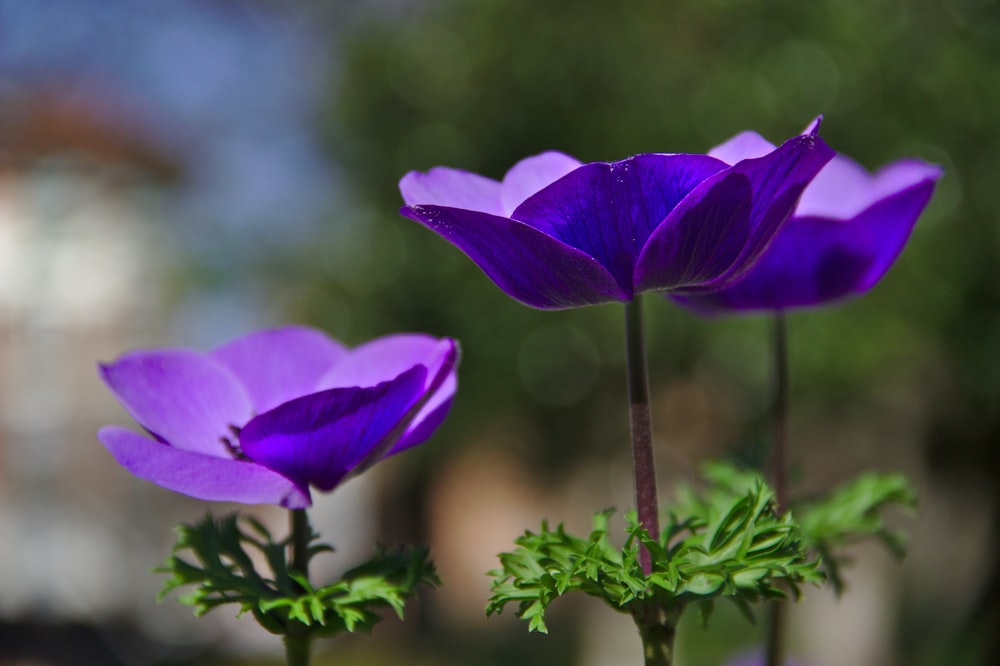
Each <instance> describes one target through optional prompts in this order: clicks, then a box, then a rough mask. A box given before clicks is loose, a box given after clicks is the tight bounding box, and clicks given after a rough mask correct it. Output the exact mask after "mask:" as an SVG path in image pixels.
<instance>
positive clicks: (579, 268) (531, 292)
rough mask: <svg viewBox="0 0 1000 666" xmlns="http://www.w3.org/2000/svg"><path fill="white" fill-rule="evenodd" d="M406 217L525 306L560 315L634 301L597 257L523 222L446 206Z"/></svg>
mask: <svg viewBox="0 0 1000 666" xmlns="http://www.w3.org/2000/svg"><path fill="white" fill-rule="evenodd" d="M400 212H401V213H402V214H403V215H404V216H406V217H408V218H410V219H412V220H416V221H417V222H420V223H421V224H423V225H424V226H426V227H428V228H429V229H431V230H432V231H435V232H437V233H438V234H440V235H441V236H442V237H443V238H444V239H445V240H447V241H448V242H450V243H452V244H453V245H455V246H456V247H458V249H460V250H461V251H462V252H464V253H465V254H466V255H467V256H468V257H469V258H470V259H472V261H474V262H475V263H476V264H477V265H478V266H479V267H480V268H481V269H482V270H483V272H484V273H486V275H487V276H488V277H489V278H490V279H491V280H493V282H495V283H496V284H497V286H498V287H500V288H501V289H503V290H504V291H505V292H506V293H507V294H508V295H509V296H511V297H512V298H515V299H517V300H518V301H521V302H522V303H524V304H525V305H530V306H532V307H536V308H542V309H547V310H555V309H560V308H572V307H579V306H581V305H593V304H596V303H607V302H609V301H627V300H630V299H631V298H632V294H631V292H626V291H625V290H623V289H622V288H621V287H620V286H618V283H617V282H616V281H615V279H614V277H612V275H611V273H609V272H608V271H607V269H605V268H604V267H603V266H602V265H601V264H600V263H598V261H597V260H595V259H594V258H593V257H591V256H589V255H587V254H586V253H584V252H581V251H580V250H577V249H575V248H572V247H570V246H568V245H566V244H565V243H563V242H561V241H559V240H557V239H555V238H552V237H551V236H547V235H546V234H544V233H542V232H540V231H538V230H536V229H533V228H531V227H529V226H527V225H525V224H521V223H520V222H516V221H514V220H511V219H508V218H505V217H498V216H496V215H487V214H485V213H477V212H475V211H467V210H459V209H457V208H444V207H440V206H412V207H406V208H403V209H402V210H401V211H400Z"/></svg>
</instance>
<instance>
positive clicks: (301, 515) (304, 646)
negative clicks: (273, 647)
mask: <svg viewBox="0 0 1000 666" xmlns="http://www.w3.org/2000/svg"><path fill="white" fill-rule="evenodd" d="M289 522H290V524H291V533H292V534H291V536H292V543H291V549H292V557H291V563H290V568H291V570H292V571H293V572H295V573H298V574H300V575H301V576H303V577H304V578H306V579H308V578H309V535H310V532H311V530H310V527H309V516H308V515H307V514H306V510H305V509H292V510H291V511H290V512H289ZM311 642H312V636H310V635H309V628H308V627H306V626H305V625H304V624H302V623H301V622H299V621H298V620H291V621H290V622H289V624H288V633H287V634H285V658H286V661H287V664H288V666H309V651H310V647H311Z"/></svg>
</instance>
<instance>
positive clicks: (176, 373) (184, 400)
mask: <svg viewBox="0 0 1000 666" xmlns="http://www.w3.org/2000/svg"><path fill="white" fill-rule="evenodd" d="M100 373H101V377H102V379H103V380H104V383H105V384H106V385H107V386H108V388H110V389H111V392H112V393H114V395H115V397H116V398H117V399H118V401H119V402H121V403H122V405H124V406H125V409H127V410H128V412H129V414H131V415H132V417H133V418H134V419H135V420H136V421H138V422H139V423H140V424H141V425H142V426H143V427H144V428H146V429H147V430H149V431H150V432H151V433H153V434H154V435H155V436H156V437H158V438H160V439H162V440H164V441H167V442H169V443H170V444H171V445H172V446H175V447H177V448H179V449H185V450H188V451H196V452H198V453H204V454H207V455H211V456H217V457H226V458H228V457H230V455H229V452H228V451H227V449H226V447H225V445H224V444H223V443H222V441H221V438H222V437H225V436H228V435H229V434H230V431H229V427H230V426H231V425H234V426H239V425H240V424H242V423H245V422H246V421H247V420H248V419H249V418H250V416H251V415H252V414H253V408H252V406H251V403H250V398H249V397H248V395H247V393H246V391H245V390H244V388H243V387H242V385H241V384H240V383H239V381H238V380H237V379H236V377H235V376H234V375H233V374H232V373H231V372H230V371H229V370H228V369H227V368H226V367H225V366H223V365H222V364H221V363H219V362H217V361H215V360H214V359H212V358H210V357H208V356H205V355H203V354H199V353H198V352H195V351H191V350H187V349H162V350H151V351H136V352H132V353H129V354H126V355H124V356H122V357H121V358H120V359H118V360H117V361H115V362H114V363H108V364H106V365H101V366H100Z"/></svg>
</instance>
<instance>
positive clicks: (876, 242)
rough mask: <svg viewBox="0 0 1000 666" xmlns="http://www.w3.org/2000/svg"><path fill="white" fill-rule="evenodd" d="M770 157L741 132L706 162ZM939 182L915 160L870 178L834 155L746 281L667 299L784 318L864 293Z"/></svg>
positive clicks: (937, 173) (934, 171) (757, 140)
mask: <svg viewBox="0 0 1000 666" xmlns="http://www.w3.org/2000/svg"><path fill="white" fill-rule="evenodd" d="M772 150H774V146H772V145H771V144H770V143H768V142H767V141H766V140H765V139H764V138H763V137H761V136H760V135H759V134H756V133H755V132H744V133H742V134H739V135H737V136H735V137H733V138H732V139H730V140H729V141H727V142H726V143H724V144H722V145H721V146H718V147H716V148H714V149H713V150H711V151H710V152H709V155H713V156H715V157H718V158H719V159H721V160H723V161H725V162H728V163H739V161H740V160H745V159H747V158H749V157H755V156H758V155H763V154H767V153H769V152H770V151H772ZM941 175H942V171H941V168H940V167H938V166H935V165H933V164H928V163H926V162H921V161H920V160H914V159H905V160H899V161H897V162H893V163H891V164H888V165H886V166H884V167H882V168H881V169H880V170H879V171H878V172H877V173H875V174H870V173H868V171H867V170H865V168H864V167H862V166H861V165H859V164H858V163H856V162H855V161H854V160H852V159H851V158H849V157H846V156H844V155H839V154H838V155H837V156H836V157H834V158H833V159H832V160H830V162H829V163H828V164H827V165H826V166H825V167H823V169H822V170H821V171H820V172H819V175H817V176H816V178H815V179H814V180H813V181H812V183H810V184H809V186H808V187H807V188H806V190H805V192H803V193H802V198H801V199H800V200H799V204H798V206H797V207H796V209H795V212H794V214H793V215H792V217H791V219H790V220H788V222H787V223H786V224H785V226H784V227H783V228H782V229H781V231H780V232H779V233H778V235H777V236H776V237H775V239H774V242H773V243H772V244H771V246H770V247H769V248H768V249H767V250H766V251H765V252H764V254H763V255H762V256H761V258H760V261H758V262H757V263H756V264H755V265H754V266H753V267H752V268H751V269H750V271H749V272H747V273H746V275H745V276H743V277H742V278H741V279H740V280H738V281H736V282H734V283H732V284H730V285H728V286H726V287H724V288H722V289H712V288H706V287H698V288H695V289H692V290H685V291H682V292H680V293H678V294H672V296H673V298H674V299H675V300H676V301H677V302H679V303H681V304H682V305H685V306H688V307H690V308H692V309H694V310H697V311H700V312H703V313H706V314H709V313H717V312H732V311H737V312H782V311H785V310H789V309H792V308H803V307H812V306H818V305H823V304H825V303H829V302H831V301H835V300H839V299H842V298H846V297H849V296H853V295H858V294H863V293H865V292H866V291H868V290H869V289H871V288H872V287H873V286H875V284H876V283H877V282H878V281H879V280H880V279H881V278H882V276H883V275H885V273H886V271H888V270H889V268H890V267H891V266H892V263H893V262H894V261H895V260H896V258H897V257H898V256H899V254H900V252H902V250H903V246H904V245H905V244H906V241H907V239H908V238H909V236H910V232H911V231H912V230H913V226H914V224H915V223H916V221H917V218H918V217H919V216H920V213H921V212H923V210H924V207H925V206H926V205H927V202H928V201H929V200H930V198H931V194H933V192H934V187H935V185H936V184H937V181H938V180H939V179H940V178H941Z"/></svg>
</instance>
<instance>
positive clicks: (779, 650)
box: [764, 312, 788, 666]
mask: <svg viewBox="0 0 1000 666" xmlns="http://www.w3.org/2000/svg"><path fill="white" fill-rule="evenodd" d="M787 423H788V335H787V330H786V325H785V316H784V314H782V313H781V312H776V313H775V315H774V421H773V423H772V427H773V429H774V431H773V432H774V435H773V441H772V448H771V460H770V477H771V484H772V485H773V486H774V499H775V502H776V503H777V505H778V512H779V513H784V512H785V511H786V510H787V508H788V507H787V503H788V497H787V494H788V488H787V484H788V481H787V479H786V476H787V465H788V464H787V461H786V458H787V455H788V453H787V450H786V449H787V446H786V445H787ZM786 610H787V609H786V603H785V601H784V600H780V599H779V600H777V601H774V602H773V603H772V604H771V609H770V616H769V618H768V623H767V646H766V649H767V652H766V655H765V661H764V663H765V665H766V666H781V663H782V661H783V657H784V639H785V615H786Z"/></svg>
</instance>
